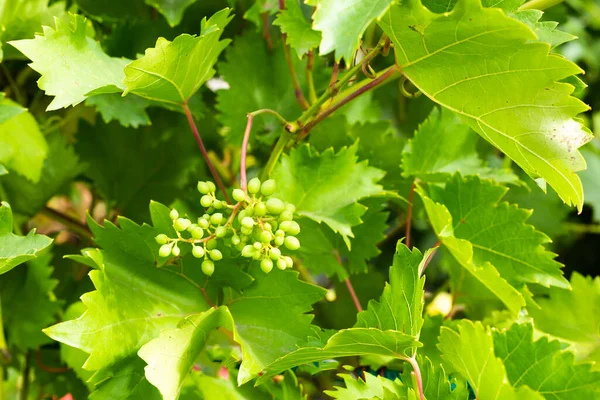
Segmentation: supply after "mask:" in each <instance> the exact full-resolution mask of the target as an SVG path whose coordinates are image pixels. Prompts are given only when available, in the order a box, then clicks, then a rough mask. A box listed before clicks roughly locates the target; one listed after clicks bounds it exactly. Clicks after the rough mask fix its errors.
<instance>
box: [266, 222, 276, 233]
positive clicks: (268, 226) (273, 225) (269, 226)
mask: <svg viewBox="0 0 600 400" xmlns="http://www.w3.org/2000/svg"><path fill="white" fill-rule="evenodd" d="M265 229H268V230H270V231H271V232H273V231H275V230H276V229H277V222H275V221H267V222H265Z"/></svg>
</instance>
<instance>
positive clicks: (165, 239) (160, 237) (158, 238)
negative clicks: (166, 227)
mask: <svg viewBox="0 0 600 400" xmlns="http://www.w3.org/2000/svg"><path fill="white" fill-rule="evenodd" d="M154 240H156V243H158V244H167V242H168V241H169V237H168V236H167V235H165V234H164V233H161V234H160V235H158V236H156V237H155V238H154Z"/></svg>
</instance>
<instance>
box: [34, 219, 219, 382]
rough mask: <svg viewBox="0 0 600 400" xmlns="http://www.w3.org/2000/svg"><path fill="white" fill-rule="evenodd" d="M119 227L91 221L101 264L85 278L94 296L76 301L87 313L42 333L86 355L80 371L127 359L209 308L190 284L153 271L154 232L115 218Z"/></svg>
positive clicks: (163, 270)
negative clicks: (86, 358) (92, 286)
mask: <svg viewBox="0 0 600 400" xmlns="http://www.w3.org/2000/svg"><path fill="white" fill-rule="evenodd" d="M119 224H120V226H121V228H120V229H119V228H117V227H116V226H115V225H113V224H112V223H110V222H108V221H106V222H105V225H104V227H101V226H99V225H97V224H96V223H95V222H94V221H93V220H92V219H91V218H89V219H88V225H89V226H90V228H91V229H92V232H93V234H94V237H95V241H96V243H97V244H98V245H99V246H100V248H101V250H100V253H101V256H102V264H101V265H99V269H98V270H92V271H91V272H90V273H89V276H90V278H91V279H92V282H93V283H94V286H95V287H96V291H94V292H90V293H86V294H84V295H83V296H82V297H81V300H82V301H83V303H84V304H85V305H86V307H87V311H86V312H85V313H84V314H83V315H82V316H81V317H79V318H77V319H75V320H71V321H66V322H62V323H60V324H57V325H54V326H52V327H50V328H48V329H46V330H45V333H46V334H47V335H48V336H50V337H51V338H53V339H55V340H57V341H59V342H62V343H65V344H68V345H70V346H72V347H76V348H78V349H81V350H83V351H85V352H87V353H90V357H89V358H88V360H87V361H86V363H85V365H84V368H85V369H88V370H97V369H101V368H106V367H111V366H113V365H114V364H115V363H117V362H118V361H121V360H123V359H125V358H127V357H128V356H131V355H132V354H134V353H135V352H137V351H138V349H139V348H140V347H141V346H142V345H144V344H145V343H147V342H148V341H150V340H152V339H153V338H155V337H156V336H158V334H159V333H160V331H161V330H162V329H165V328H173V327H175V326H176V325H177V323H178V322H179V321H180V320H181V319H182V318H183V317H185V316H186V315H188V314H193V313H198V312H201V311H203V310H207V309H208V308H209V305H208V304H207V302H206V300H205V299H204V297H203V296H202V293H201V292H200V290H198V288H197V287H196V286H195V285H194V283H193V282H190V281H189V280H187V279H185V278H184V277H182V276H181V275H179V274H177V273H174V272H173V271H170V270H166V269H162V268H156V265H157V260H156V257H157V249H158V245H157V244H156V243H155V242H154V239H153V238H154V236H156V231H155V230H154V229H153V228H152V227H150V226H148V225H142V226H139V225H136V224H135V223H133V222H132V221H131V220H128V219H126V218H119Z"/></svg>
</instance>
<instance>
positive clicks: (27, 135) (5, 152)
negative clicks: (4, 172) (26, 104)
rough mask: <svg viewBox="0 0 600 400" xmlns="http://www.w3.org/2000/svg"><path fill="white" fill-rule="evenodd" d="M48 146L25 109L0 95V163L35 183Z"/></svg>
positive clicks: (36, 124) (35, 122) (31, 116)
mask: <svg viewBox="0 0 600 400" xmlns="http://www.w3.org/2000/svg"><path fill="white" fill-rule="evenodd" d="M47 155H48V143H46V139H45V138H44V135H43V134H42V133H41V132H40V128H39V127H38V123H37V121H36V120H35V118H34V117H33V115H31V114H30V113H29V111H27V110H26V109H25V108H23V107H21V106H20V105H18V104H17V103H15V102H13V101H12V100H10V99H7V98H5V97H4V93H2V94H0V163H2V164H3V165H4V166H5V167H7V168H8V169H9V170H13V171H16V172H18V173H19V174H21V175H23V176H24V177H26V178H27V179H29V180H30V181H32V182H38V181H39V179H40V174H41V171H42V167H43V165H44V159H45V158H46V156H47Z"/></svg>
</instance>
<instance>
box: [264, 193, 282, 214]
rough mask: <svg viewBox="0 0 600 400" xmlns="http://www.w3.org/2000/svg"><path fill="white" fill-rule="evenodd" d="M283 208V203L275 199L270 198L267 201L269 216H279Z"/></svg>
mask: <svg viewBox="0 0 600 400" xmlns="http://www.w3.org/2000/svg"><path fill="white" fill-rule="evenodd" d="M284 208H285V204H283V201H281V200H279V199H278V198H276V197H271V198H270V199H269V200H267V210H269V214H274V215H279V214H281V212H282V211H283V209H284Z"/></svg>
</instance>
